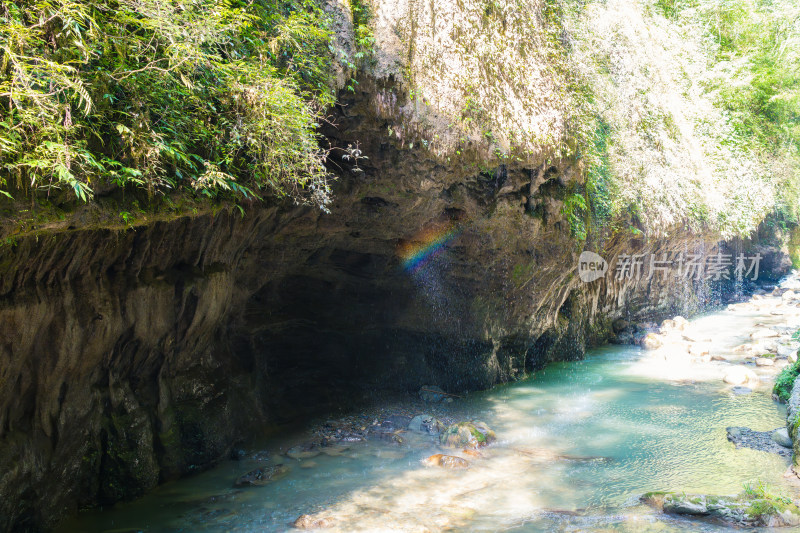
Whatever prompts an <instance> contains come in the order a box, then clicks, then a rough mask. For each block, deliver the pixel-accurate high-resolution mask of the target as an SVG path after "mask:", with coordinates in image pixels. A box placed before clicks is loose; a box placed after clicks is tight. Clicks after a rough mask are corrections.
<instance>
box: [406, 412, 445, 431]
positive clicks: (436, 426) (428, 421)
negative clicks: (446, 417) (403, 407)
mask: <svg viewBox="0 0 800 533" xmlns="http://www.w3.org/2000/svg"><path fill="white" fill-rule="evenodd" d="M442 428H443V424H442V423H441V422H439V421H438V420H437V419H435V418H434V417H433V416H432V415H417V416H415V417H414V418H412V419H411V421H410V422H409V423H408V430H409V431H416V432H419V433H427V434H429V435H438V434H439V433H440V432H441V431H442Z"/></svg>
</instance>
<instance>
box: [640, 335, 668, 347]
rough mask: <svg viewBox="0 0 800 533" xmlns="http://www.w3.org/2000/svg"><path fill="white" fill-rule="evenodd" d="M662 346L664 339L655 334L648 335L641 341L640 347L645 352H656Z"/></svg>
mask: <svg viewBox="0 0 800 533" xmlns="http://www.w3.org/2000/svg"><path fill="white" fill-rule="evenodd" d="M662 346H664V339H663V338H662V337H661V336H660V335H657V334H655V333H648V334H647V335H645V337H644V339H642V347H643V348H644V349H645V350H658V349H659V348H661V347H662Z"/></svg>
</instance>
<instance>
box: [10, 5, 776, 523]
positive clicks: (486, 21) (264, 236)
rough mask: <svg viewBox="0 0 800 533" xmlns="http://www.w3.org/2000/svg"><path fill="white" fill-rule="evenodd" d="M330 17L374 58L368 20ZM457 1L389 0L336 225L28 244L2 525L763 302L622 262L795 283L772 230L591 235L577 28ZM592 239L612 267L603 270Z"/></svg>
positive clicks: (155, 232) (337, 148)
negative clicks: (584, 190)
mask: <svg viewBox="0 0 800 533" xmlns="http://www.w3.org/2000/svg"><path fill="white" fill-rule="evenodd" d="M328 4H329V8H330V9H331V10H332V12H334V13H338V16H339V17H340V18H339V19H338V22H337V24H338V26H337V30H338V31H339V32H340V45H341V46H342V48H343V50H345V52H346V53H352V52H353V47H354V44H353V38H352V37H353V36H352V20H351V18H350V15H349V14H348V12H347V11H346V10H343V8H342V6H343V5H344V3H343V2H338V1H334V0H331V2H328ZM445 4H446V6H445V7H447V9H433V7H432V6H433V4H430V6H429V5H428V3H423V2H418V1H416V0H415V1H411V0H409V1H406V2H397V3H392V2H382V3H381V2H377V3H376V6H375V17H376V20H375V22H374V27H375V35H376V40H377V44H376V48H377V54H376V57H375V63H374V64H373V65H371V66H370V67H369V68H367V69H366V72H367V73H366V74H362V75H361V76H360V77H359V79H358V80H357V81H358V83H357V84H355V85H354V86H353V87H354V90H353V91H346V90H345V91H342V92H341V94H340V98H339V103H337V105H336V106H335V108H334V109H333V110H332V111H331V117H330V119H329V121H328V122H327V123H326V124H324V125H323V126H322V130H321V132H322V134H323V135H324V136H325V138H326V139H327V141H329V142H330V145H331V146H333V147H334V148H333V150H332V151H331V155H330V158H329V164H330V169H331V171H332V172H333V173H335V174H336V175H337V176H338V178H337V181H336V183H335V185H334V195H335V200H334V203H333V204H332V205H331V206H330V207H331V213H330V214H326V213H323V212H321V211H319V210H315V209H311V208H300V207H291V206H273V205H268V204H253V205H250V206H247V208H246V211H247V213H246V216H243V217H242V216H240V214H239V213H238V212H237V211H221V212H218V213H215V214H212V213H205V214H198V215H187V216H183V217H178V218H174V219H172V220H168V221H163V222H155V223H152V224H148V225H142V226H136V227H134V228H130V229H116V230H111V229H102V228H100V229H98V228H95V229H91V228H89V227H87V226H85V225H83V224H81V222H80V215H81V210H79V211H78V212H77V214H75V215H74V216H75V218H76V220H77V222H76V223H75V224H74V228H71V227H68V226H64V227H62V228H60V229H51V230H40V231H38V232H37V233H35V234H30V235H27V236H23V237H18V238H16V239H14V240H8V241H6V242H5V244H4V245H3V246H2V248H0V529H4V530H20V531H26V530H30V531H35V530H40V529H46V528H49V527H52V526H53V525H54V524H56V523H57V522H58V520H59V519H60V518H62V517H63V516H64V515H66V514H70V513H74V512H76V511H77V510H78V509H80V508H82V507H86V506H91V505H98V504H111V503H113V502H115V501H119V500H124V499H129V498H134V497H136V496H138V495H141V494H142V493H144V492H145V491H147V490H148V489H150V488H152V487H154V486H155V485H156V484H158V483H160V482H163V481H165V480H168V479H171V478H174V477H176V476H179V475H184V474H188V473H191V472H193V471H197V470H199V469H203V468H206V467H208V466H209V465H211V464H213V463H214V462H216V461H218V460H220V459H221V458H224V457H226V456H227V454H228V453H229V451H230V449H231V447H232V446H234V445H236V444H237V443H239V442H240V441H242V440H243V439H246V438H248V437H249V436H252V435H254V434H258V433H263V432H265V431H269V429H270V428H272V427H274V426H276V425H278V424H286V423H291V422H298V421H302V420H304V419H305V418H307V417H308V416H310V415H311V414H314V413H322V412H326V411H331V410H334V409H341V408H346V407H349V406H357V405H358V404H359V402H361V401H363V400H364V399H365V398H369V397H372V396H374V395H377V394H380V393H382V392H383V391H388V392H414V391H416V390H417V389H418V388H419V387H420V386H421V385H426V384H427V385H434V384H435V385H438V386H441V387H443V388H444V389H445V390H448V391H451V392H461V391H468V390H475V389H481V388H487V387H490V386H492V385H494V384H496V383H501V382H505V381H509V380H513V379H518V378H521V377H523V376H525V375H527V374H529V373H530V372H534V371H535V370H537V369H539V368H541V367H543V366H544V365H546V364H547V363H548V362H549V361H555V360H570V359H579V358H581V357H583V355H584V352H585V349H586V347H587V346H591V345H593V344H598V343H601V342H604V341H607V340H625V341H629V340H631V339H632V338H633V337H632V334H633V333H641V332H642V331H644V330H643V329H642V328H643V327H646V323H648V322H653V321H659V320H661V319H662V318H665V317H667V316H671V315H675V314H692V313H694V312H696V311H698V310H700V309H703V308H705V307H707V306H709V305H713V304H721V303H724V302H725V301H726V299H728V298H735V297H736V295H737V294H739V293H741V292H742V291H746V290H747V288H748V284H746V283H745V284H736V283H734V282H733V281H724V282H721V283H712V282H711V281H709V280H705V279H700V280H692V279H686V278H685V277H682V276H674V275H671V273H670V274H669V275H665V276H660V275H659V276H655V277H653V278H652V279H648V277H647V276H642V277H640V278H639V277H637V276H631V277H627V276H623V277H621V279H617V276H616V275H615V272H614V263H613V258H614V257H617V256H619V255H621V254H651V253H657V254H659V255H661V254H664V253H667V254H671V256H672V257H675V256H676V255H677V254H680V253H684V254H687V253H699V254H704V256H706V257H709V256H711V255H713V254H714V253H716V252H717V251H720V250H722V251H725V252H726V253H732V254H738V253H747V254H755V253H757V252H758V253H762V254H763V256H764V259H763V261H762V264H761V273H760V274H761V275H760V279H761V280H770V279H775V278H777V277H778V276H780V275H781V274H782V273H783V272H785V271H786V270H787V269H788V267H789V264H788V263H787V260H786V257H785V255H784V254H782V252H781V250H780V243H781V235H779V234H778V233H776V231H775V228H771V227H768V226H766V225H764V226H762V228H761V231H760V232H759V233H758V234H757V235H756V236H755V237H754V238H753V239H752V240H747V241H739V240H736V241H728V242H725V243H722V244H720V242H721V239H720V235H719V234H718V233H717V232H715V231H711V230H707V231H704V230H698V229H697V228H695V229H690V228H688V227H686V226H684V225H682V224H677V223H676V224H673V225H672V226H670V227H669V228H666V229H664V228H662V231H661V232H659V234H658V235H659V236H658V237H649V235H650V233H648V232H647V228H645V227H644V226H642V224H640V220H638V218H637V216H636V215H635V214H633V213H624V214H623V215H622V216H620V217H618V218H617V219H615V220H613V221H609V223H608V225H605V226H592V225H591V224H588V222H587V230H588V231H587V234H586V235H585V236H581V235H576V231H575V228H574V227H573V226H574V224H573V222H574V221H573V220H571V219H570V216H571V213H570V209H569V208H568V206H567V205H566V201H567V199H568V198H569V196H570V195H572V194H575V191H576V190H580V187H581V186H582V185H583V180H584V176H585V174H586V169H585V168H584V162H583V161H580V160H579V159H578V158H575V157H567V156H563V155H561V154H563V153H564V150H562V148H563V147H562V146H560V145H559V144H558V142H556V141H555V140H554V139H556V138H561V136H563V135H565V131H566V128H567V126H568V123H569V122H570V120H572V118H574V117H570V116H568V114H564V115H563V116H562V115H561V114H560V113H563V112H564V109H567V108H570V106H571V103H570V101H566V100H562V99H561V98H562V96H563V94H564V92H563V91H562V90H561V87H562V85H564V84H566V83H568V82H569V80H566V81H565V79H563V78H564V76H563V75H562V74H563V73H557V72H555V70H553V69H549V68H548V65H547V61H548V60H549V59H548V58H551V57H552V54H553V53H554V52H553V50H551V49H550V48H548V49H545V48H543V47H542V46H539V45H540V44H542V45H543V43H545V44H546V43H550V44H548V46H551V45H553V42H556V41H557V39H556V41H553V39H550V38H549V37H547V35H544V34H539V33H537V31H539V29H541V28H540V27H542V26H543V25H544V23H545V21H544V20H543V19H538V18H537V19H534V18H532V17H529V18H525V20H518V19H517V18H515V17H516V15H515V14H518V10H517V11H515V10H514V9H512V7H513V6H511V7H509V6H510V4H509V3H508V2H506V3H497V2H495V3H492V5H495V4H497V5H500V4H503V5H505V6H506V8H507V9H506V8H504V10H501V11H493V10H491V9H488V8H486V6H484V4H483V3H482V2H473V1H470V2H460V3H459V2H445ZM459 5H460V6H462V7H458V6H459ZM521 5H522V6H523V7H524V8H525V9H526V10H530V11H532V12H533V11H536V10H537V9H539V10H540V8H541V6H540V5H539V3H538V2H532V1H530V2H529V1H525V2H522V4H521ZM464 6H466V7H464ZM498 9H499V8H498ZM473 11H474V12H475V13H478V15H480V16H478V15H476V16H475V17H473V16H472V14H473ZM437 17H438V18H437ZM473 22H475V24H477V26H474V25H473ZM507 24H511V25H512V26H513V25H514V24H516V25H517V26H513V27H508V28H507V27H506V26H507ZM520 25H522V26H520ZM514 27H516V28H517V30H518V31H516V33H515V32H514V31H512V30H513V29H514ZM448 28H451V29H453V31H448ZM537 28H539V29H537ZM537 35H538V36H539V37H537ZM512 37H513V39H512ZM566 37H568V35H567V36H566ZM566 37H565V38H566ZM409 43H416V47H414V46H410V45H409ZM442 47H444V48H442ZM437 50H445V52H444V53H443V54H442V55H441V56H440V55H437V52H436V51H437ZM472 52H475V53H472ZM509 54H511V55H509ZM458 58H462V59H463V60H464V64H460V63H458V62H456V59H458ZM503 58H505V59H503ZM501 59H502V60H503V61H506V60H507V61H506V63H503V64H502V65H501V66H502V67H503V68H498V69H494V70H493V68H494V66H495V65H497V64H498V63H497V61H499V60H501ZM464 73H466V75H468V77H469V79H468V80H465V79H462V78H461V77H459V76H461V75H462V74H464ZM341 74H342V76H341V78H342V79H341V80H340V81H341V82H342V83H344V82H345V81H346V79H347V75H348V73H345V72H343V73H341ZM550 76H553V77H552V79H551V78H550ZM404 77H405V78H404ZM409 78H413V79H409ZM412 82H413V83H412ZM467 82H469V83H467ZM412 94H416V98H414V97H411V95H412ZM465 102H467V103H469V102H472V104H474V105H472V104H471V107H470V106H467V107H465ZM495 104H496V105H495ZM501 104H502V105H501ZM456 122H458V123H457V124H456ZM545 141H547V142H550V143H551V145H552V146H550V148H545V147H546V146H548V145H547V144H545ZM323 144H324V145H326V144H327V143H323ZM348 147H350V149H348ZM354 150H359V151H360V152H361V155H360V157H359V158H355V159H354V157H353V155H354V153H355V152H354ZM511 154H524V157H522V156H520V157H516V156H513V155H511ZM656 192H658V191H654V194H655V193H656ZM665 205H666V204H665ZM85 209H89V208H88V207H87V208H85ZM583 250H591V251H594V252H597V253H599V254H600V255H601V256H603V257H605V258H606V259H608V260H609V261H610V262H611V271H610V272H609V273H608V274H607V275H606V276H604V277H602V278H600V279H598V280H596V281H592V282H590V283H584V282H582V281H581V280H580V279H579V277H578V274H577V270H576V267H577V262H578V257H579V255H580V253H581V252H582V251H583ZM617 319H622V320H621V321H617ZM615 321H617V322H616V323H615ZM625 323H627V324H629V325H631V327H632V328H633V329H631V327H626V326H625ZM640 323H642V324H643V326H642V327H639V328H638V329H636V324H640ZM613 325H616V326H617V328H616V331H615V330H614V327H613Z"/></svg>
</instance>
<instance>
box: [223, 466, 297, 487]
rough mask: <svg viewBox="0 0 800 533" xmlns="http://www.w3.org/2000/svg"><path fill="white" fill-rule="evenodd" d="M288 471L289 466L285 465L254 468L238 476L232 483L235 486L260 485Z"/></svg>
mask: <svg viewBox="0 0 800 533" xmlns="http://www.w3.org/2000/svg"><path fill="white" fill-rule="evenodd" d="M288 473H289V467H287V466H285V465H275V466H267V467H263V468H256V469H255V470H251V471H250V472H248V473H246V474H245V475H243V476H241V477H239V479H237V480H236V482H235V483H234V486H236V487H261V486H264V485H267V484H269V483H272V482H273V481H277V480H279V479H281V478H282V477H284V476H285V475H286V474H288Z"/></svg>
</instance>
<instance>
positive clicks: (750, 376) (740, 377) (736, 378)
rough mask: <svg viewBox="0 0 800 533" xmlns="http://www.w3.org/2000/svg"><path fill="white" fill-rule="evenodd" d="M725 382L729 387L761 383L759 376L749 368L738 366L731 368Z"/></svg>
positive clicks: (724, 379)
mask: <svg viewBox="0 0 800 533" xmlns="http://www.w3.org/2000/svg"><path fill="white" fill-rule="evenodd" d="M723 381H724V382H725V383H727V384H728V385H744V384H745V383H747V384H749V385H755V384H757V383H758V382H759V379H758V376H757V375H756V373H755V372H753V371H752V370H750V369H749V368H747V367H745V366H741V365H736V366H733V367H731V368H730V370H728V372H727V373H726V374H725V377H724V378H723Z"/></svg>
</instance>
